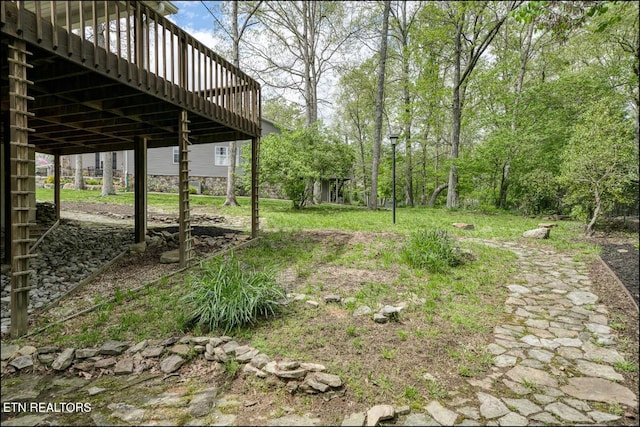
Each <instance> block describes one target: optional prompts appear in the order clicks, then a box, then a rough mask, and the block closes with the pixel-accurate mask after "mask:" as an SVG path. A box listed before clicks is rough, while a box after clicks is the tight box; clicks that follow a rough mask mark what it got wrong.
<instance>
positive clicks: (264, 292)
mask: <svg viewBox="0 0 640 427" xmlns="http://www.w3.org/2000/svg"><path fill="white" fill-rule="evenodd" d="M201 269H202V270H201V271H200V272H198V273H196V274H194V275H193V276H191V277H190V278H189V279H188V281H187V287H188V291H187V294H186V295H185V296H184V297H182V301H183V302H184V303H186V304H187V306H188V307H189V308H190V310H191V311H190V313H189V315H188V316H186V318H187V319H188V321H187V325H186V326H187V327H189V326H196V325H199V326H200V327H201V328H202V329H203V330H214V329H220V330H223V331H224V332H225V333H227V332H229V331H230V330H232V329H235V328H239V327H243V326H246V325H248V324H254V323H255V322H256V321H257V320H258V318H259V317H264V318H266V317H269V316H275V315H276V314H277V313H278V312H279V311H280V309H281V308H282V307H283V306H282V304H281V303H282V301H283V300H284V299H285V297H286V293H285V290H284V289H283V288H282V287H281V286H279V285H278V284H277V282H276V279H275V273H274V272H273V271H271V270H270V269H266V270H262V271H255V270H249V269H248V268H247V267H246V266H245V265H242V264H241V263H240V262H239V261H238V260H237V259H236V258H235V257H234V256H233V254H231V255H230V256H229V257H227V258H217V259H215V260H213V261H211V262H209V263H206V264H205V263H203V264H201Z"/></svg>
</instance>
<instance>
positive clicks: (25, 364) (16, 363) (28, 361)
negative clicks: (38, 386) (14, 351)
mask: <svg viewBox="0 0 640 427" xmlns="http://www.w3.org/2000/svg"><path fill="white" fill-rule="evenodd" d="M9 365H11V366H13V367H14V368H16V369H26V368H30V367H31V366H33V357H32V356H31V355H27V356H20V357H16V358H15V359H13V360H12V361H11V362H9Z"/></svg>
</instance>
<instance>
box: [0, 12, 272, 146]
mask: <svg viewBox="0 0 640 427" xmlns="http://www.w3.org/2000/svg"><path fill="white" fill-rule="evenodd" d="M54 11H55V12H54ZM0 16H1V23H0V25H1V27H0V31H1V32H2V45H3V46H2V48H3V49H2V50H3V51H6V48H7V44H8V40H9V39H11V38H15V39H20V40H24V41H25V42H26V43H27V50H28V51H29V52H30V53H31V54H32V55H30V56H29V58H28V62H29V64H30V65H31V66H32V67H33V68H30V69H29V70H28V80H29V81H30V82H33V83H32V84H30V85H29V88H28V89H29V95H30V96H32V97H33V98H34V99H33V101H31V102H30V104H29V106H28V109H29V111H30V112H33V113H34V114H35V116H34V117H32V118H30V119H29V127H30V128H32V129H34V130H35V132H33V134H32V135H30V138H29V143H30V144H33V145H34V146H35V150H36V151H38V152H43V153H48V154H60V155H64V154H75V153H82V152H99V151H116V150H125V149H131V148H133V139H134V136H137V137H144V138H146V139H147V141H148V142H147V144H148V147H161V146H175V145H177V143H178V138H179V135H178V133H179V126H180V125H179V123H180V112H181V111H182V110H186V111H187V112H188V113H189V122H190V124H189V131H190V135H189V142H190V143H192V144H199V143H208V142H221V141H229V140H232V139H251V138H253V137H259V136H260V86H259V84H258V83H257V82H256V81H255V80H253V79H251V78H250V77H248V76H247V75H246V74H245V73H243V72H242V71H241V70H239V69H237V68H236V67H234V66H233V65H232V64H230V63H229V62H227V61H226V60H224V59H223V58H221V57H220V56H219V55H217V54H216V53H215V52H213V51H212V50H210V49H208V48H206V47H205V46H203V45H202V44H201V43H200V42H198V41H197V40H195V39H194V38H193V37H191V36H190V35H189V34H187V33H186V32H185V31H183V30H182V29H180V28H179V27H177V26H176V25H175V24H173V23H171V22H170V21H169V20H167V19H166V18H164V17H162V16H160V15H159V14H158V13H157V12H155V11H153V10H151V9H150V8H148V7H147V6H145V5H144V4H142V3H140V2H130V1H127V2H122V1H84V2H67V1H42V2H41V1H36V2H6V1H3V2H1V3H0ZM107 29H108V30H107ZM7 67H8V65H7V62H6V57H5V56H4V55H3V61H2V68H3V72H2V78H3V81H2V89H3V93H2V100H3V110H5V111H6V109H5V108H4V107H6V106H7V103H6V102H7V101H6V99H7V97H6V95H7V93H6V88H8V84H7V82H6V79H7V72H6V70H7Z"/></svg>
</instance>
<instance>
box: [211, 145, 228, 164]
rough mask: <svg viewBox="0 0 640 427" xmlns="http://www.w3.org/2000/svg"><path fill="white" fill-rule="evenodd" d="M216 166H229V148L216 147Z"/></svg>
mask: <svg viewBox="0 0 640 427" xmlns="http://www.w3.org/2000/svg"><path fill="white" fill-rule="evenodd" d="M214 164H215V165H216V166H229V147H216V158H215V160H214Z"/></svg>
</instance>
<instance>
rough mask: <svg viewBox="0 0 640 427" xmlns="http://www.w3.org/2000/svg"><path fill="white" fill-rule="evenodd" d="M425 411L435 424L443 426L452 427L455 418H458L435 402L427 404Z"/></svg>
mask: <svg viewBox="0 0 640 427" xmlns="http://www.w3.org/2000/svg"><path fill="white" fill-rule="evenodd" d="M425 409H426V410H427V412H428V413H429V415H431V416H432V417H433V418H434V419H435V420H436V421H437V422H439V423H440V424H442V425H445V426H452V425H453V423H454V422H455V421H456V418H458V414H456V413H455V412H453V411H451V410H449V409H447V408H445V407H444V406H442V405H441V404H440V403H439V402H436V401H435V400H433V401H431V402H429V404H428V405H427V406H426V407H425Z"/></svg>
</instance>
